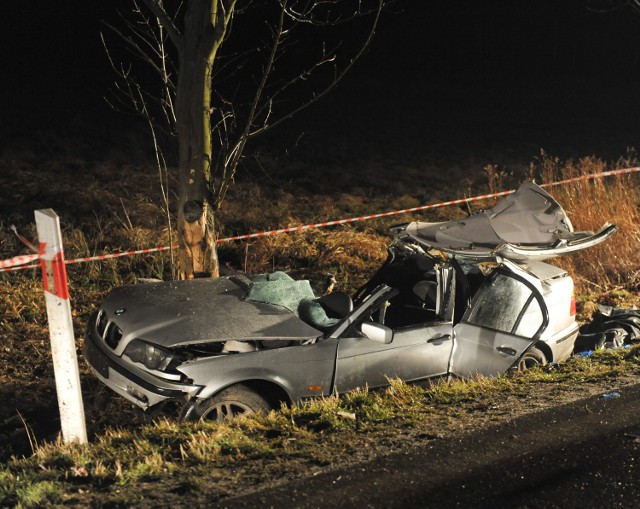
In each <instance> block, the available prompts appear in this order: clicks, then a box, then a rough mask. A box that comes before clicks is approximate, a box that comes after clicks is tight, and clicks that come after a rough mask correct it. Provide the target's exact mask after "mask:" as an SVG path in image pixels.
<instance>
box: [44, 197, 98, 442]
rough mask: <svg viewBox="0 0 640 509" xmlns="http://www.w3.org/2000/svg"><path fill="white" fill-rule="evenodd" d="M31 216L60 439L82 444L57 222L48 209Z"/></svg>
mask: <svg viewBox="0 0 640 509" xmlns="http://www.w3.org/2000/svg"><path fill="white" fill-rule="evenodd" d="M35 216H36V227H37V229H38V239H39V241H40V263H41V265H42V279H43V282H44V290H45V291H44V295H45V299H46V302H47V316H48V319H49V337H50V338H51V355H52V357H53V370H54V374H55V379H56V391H57V394H58V407H59V409H60V425H61V428H62V439H63V441H64V442H65V443H69V442H79V443H81V444H86V443H87V428H86V423H85V418H84V406H83V405H82V392H81V391H80V371H79V369H78V358H77V356H76V342H75V337H74V334H73V321H72V319H71V305H70V304H69V287H68V285H67V269H66V267H65V264H64V253H63V251H62V235H61V233H60V220H59V218H58V215H57V214H56V213H55V212H54V211H53V210H51V209H44V210H36V212H35Z"/></svg>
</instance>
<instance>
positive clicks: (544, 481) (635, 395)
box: [221, 385, 640, 509]
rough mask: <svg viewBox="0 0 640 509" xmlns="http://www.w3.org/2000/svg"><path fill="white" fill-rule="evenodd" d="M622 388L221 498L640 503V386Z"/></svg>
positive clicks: (266, 503) (420, 503) (292, 502)
mask: <svg viewBox="0 0 640 509" xmlns="http://www.w3.org/2000/svg"><path fill="white" fill-rule="evenodd" d="M608 394H609V393H608ZM616 394H617V395H618V396H616ZM616 394H614V395H613V396H614V397H605V396H604V395H600V396H597V397H593V398H589V399H585V400H581V401H578V402H575V403H572V404H568V405H565V406H561V407H556V408H553V409H550V410H546V411H543V412H538V413H535V414H532V415H528V416H524V417H520V418H518V419H514V420H513V421H511V422H508V423H505V424H501V425H498V426H495V427H490V428H488V429H485V430H481V431H479V432H474V433H470V434H465V435H464V436H463V437H461V438H455V437H452V438H446V439H435V440H428V441H424V442H417V443H416V444H415V446H414V447H413V448H412V449H411V450H408V451H406V452H403V453H395V454H391V455H387V456H380V457H378V458H376V459H375V460H373V461H371V462H368V463H363V464H359V465H356V466H351V467H349V468H343V469H336V470H332V471H329V472H326V473H322V474H320V475H316V476H313V477H309V478H303V479H298V480H296V481H293V482H290V483H287V484H286V485H281V486H279V487H277V488H275V489H270V490H264V491H261V492H258V493H253V494H251V495H245V496H242V497H235V498H233V499H227V500H225V501H224V502H223V503H222V504H221V506H223V507H233V508H242V507H261V508H267V507H274V508H289V507H296V508H324V507H340V508H351V507H353V508H365V507H375V508H413V507H427V508H428V507H434V508H435V507H437V508H440V509H441V508H447V507H464V508H470V507H474V508H476V507H478V508H479V507H491V508H496V507H509V508H512V507H521V508H534V507H535V508H541V507H558V508H573V507H576V508H577V507H580V508H582V509H584V508H592V507H593V508H596V507H597V508H602V507H606V508H609V507H640V385H637V386H631V387H626V388H624V389H621V390H620V391H618V392H617V393H616Z"/></svg>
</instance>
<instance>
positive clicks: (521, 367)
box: [515, 347, 547, 371]
mask: <svg viewBox="0 0 640 509" xmlns="http://www.w3.org/2000/svg"><path fill="white" fill-rule="evenodd" d="M546 364H547V358H546V357H545V355H544V353H543V352H542V350H538V349H537V348H535V347H534V348H530V349H529V350H527V351H526V352H525V354H524V355H523V356H522V357H520V360H519V361H518V363H517V364H516V366H515V367H516V369H517V370H518V371H526V370H528V369H531V368H533V367H535V366H545V365H546Z"/></svg>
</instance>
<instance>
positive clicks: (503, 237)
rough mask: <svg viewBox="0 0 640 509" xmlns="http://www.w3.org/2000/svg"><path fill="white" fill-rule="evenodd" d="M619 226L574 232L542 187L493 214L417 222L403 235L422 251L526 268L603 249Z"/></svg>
mask: <svg viewBox="0 0 640 509" xmlns="http://www.w3.org/2000/svg"><path fill="white" fill-rule="evenodd" d="M615 230H616V227H615V226H614V225H609V224H605V225H604V226H603V227H602V229H601V230H600V231H598V232H597V233H595V234H594V233H593V232H590V231H585V232H574V230H573V226H572V224H571V221H570V220H569V218H568V217H567V214H566V213H565V211H564V210H563V209H562V207H561V206H560V204H559V203H558V202H557V201H556V200H554V199H553V197H552V196H551V195H549V193H547V192H546V191H545V190H544V189H542V188H541V187H540V186H537V185H536V184H534V183H533V182H525V183H523V184H522V185H521V186H520V188H519V189H518V190H517V191H516V192H515V193H513V194H511V195H508V196H507V197H506V198H504V199H503V200H501V201H500V202H499V203H497V204H496V205H495V206H494V207H493V208H491V209H488V210H484V211H481V212H478V213H476V214H473V215H471V216H469V217H467V218H466V219H462V220H459V221H446V222H442V223H423V222H416V223H411V224H409V225H408V226H407V227H406V229H405V230H404V232H403V233H405V234H407V235H409V237H411V238H412V239H414V240H416V241H417V242H419V243H420V244H422V245H425V246H427V247H429V248H435V249H439V250H441V251H444V252H448V253H452V254H458V255H461V256H467V257H470V258H476V259H484V258H495V257H496V256H501V257H503V258H507V259H511V260H513V261H518V262H523V261H532V260H538V261H542V260H545V259H547V258H553V257H556V256H561V255H563V254H567V253H570V252H573V251H578V250H580V249H584V248H587V247H591V246H593V245H595V244H598V243H600V242H602V241H603V240H605V239H606V238H608V237H609V236H610V235H612V234H613V233H614V232H615Z"/></svg>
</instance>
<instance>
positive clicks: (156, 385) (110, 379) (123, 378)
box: [82, 328, 202, 410]
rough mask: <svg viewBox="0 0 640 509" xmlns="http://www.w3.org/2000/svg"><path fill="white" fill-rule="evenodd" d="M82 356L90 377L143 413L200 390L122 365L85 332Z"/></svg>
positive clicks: (91, 332)
mask: <svg viewBox="0 0 640 509" xmlns="http://www.w3.org/2000/svg"><path fill="white" fill-rule="evenodd" d="M82 354H83V356H84V359H85V361H86V363H87V364H88V365H89V367H90V368H91V371H92V372H93V374H94V375H95V376H96V377H97V378H98V379H99V380H100V381H101V382H102V383H104V384H105V385H106V386H107V387H109V388H110V389H112V390H113V391H115V392H117V393H118V394H120V395H121V396H123V397H125V398H126V399H128V400H129V401H131V402H132V403H134V404H135V405H137V406H139V407H141V408H143V409H144V410H146V409H148V408H150V407H152V406H155V405H157V404H159V403H163V402H165V401H168V400H173V401H180V400H182V401H186V400H187V399H189V398H191V397H192V396H194V395H195V394H197V393H198V392H199V391H200V390H201V389H202V387H201V386H199V385H190V384H183V383H178V382H172V381H168V380H162V379H160V378H158V377H156V376H154V375H152V374H150V373H148V372H146V371H144V370H143V369H140V368H138V367H137V366H135V365H129V363H127V364H124V361H123V359H122V358H120V357H118V356H117V355H115V354H114V353H113V352H111V351H110V350H109V347H107V346H106V345H105V344H104V343H103V342H102V341H100V339H97V338H96V335H95V334H94V333H93V331H91V328H90V330H89V331H88V332H87V336H86V339H85V342H84V346H83V348H82Z"/></svg>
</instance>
